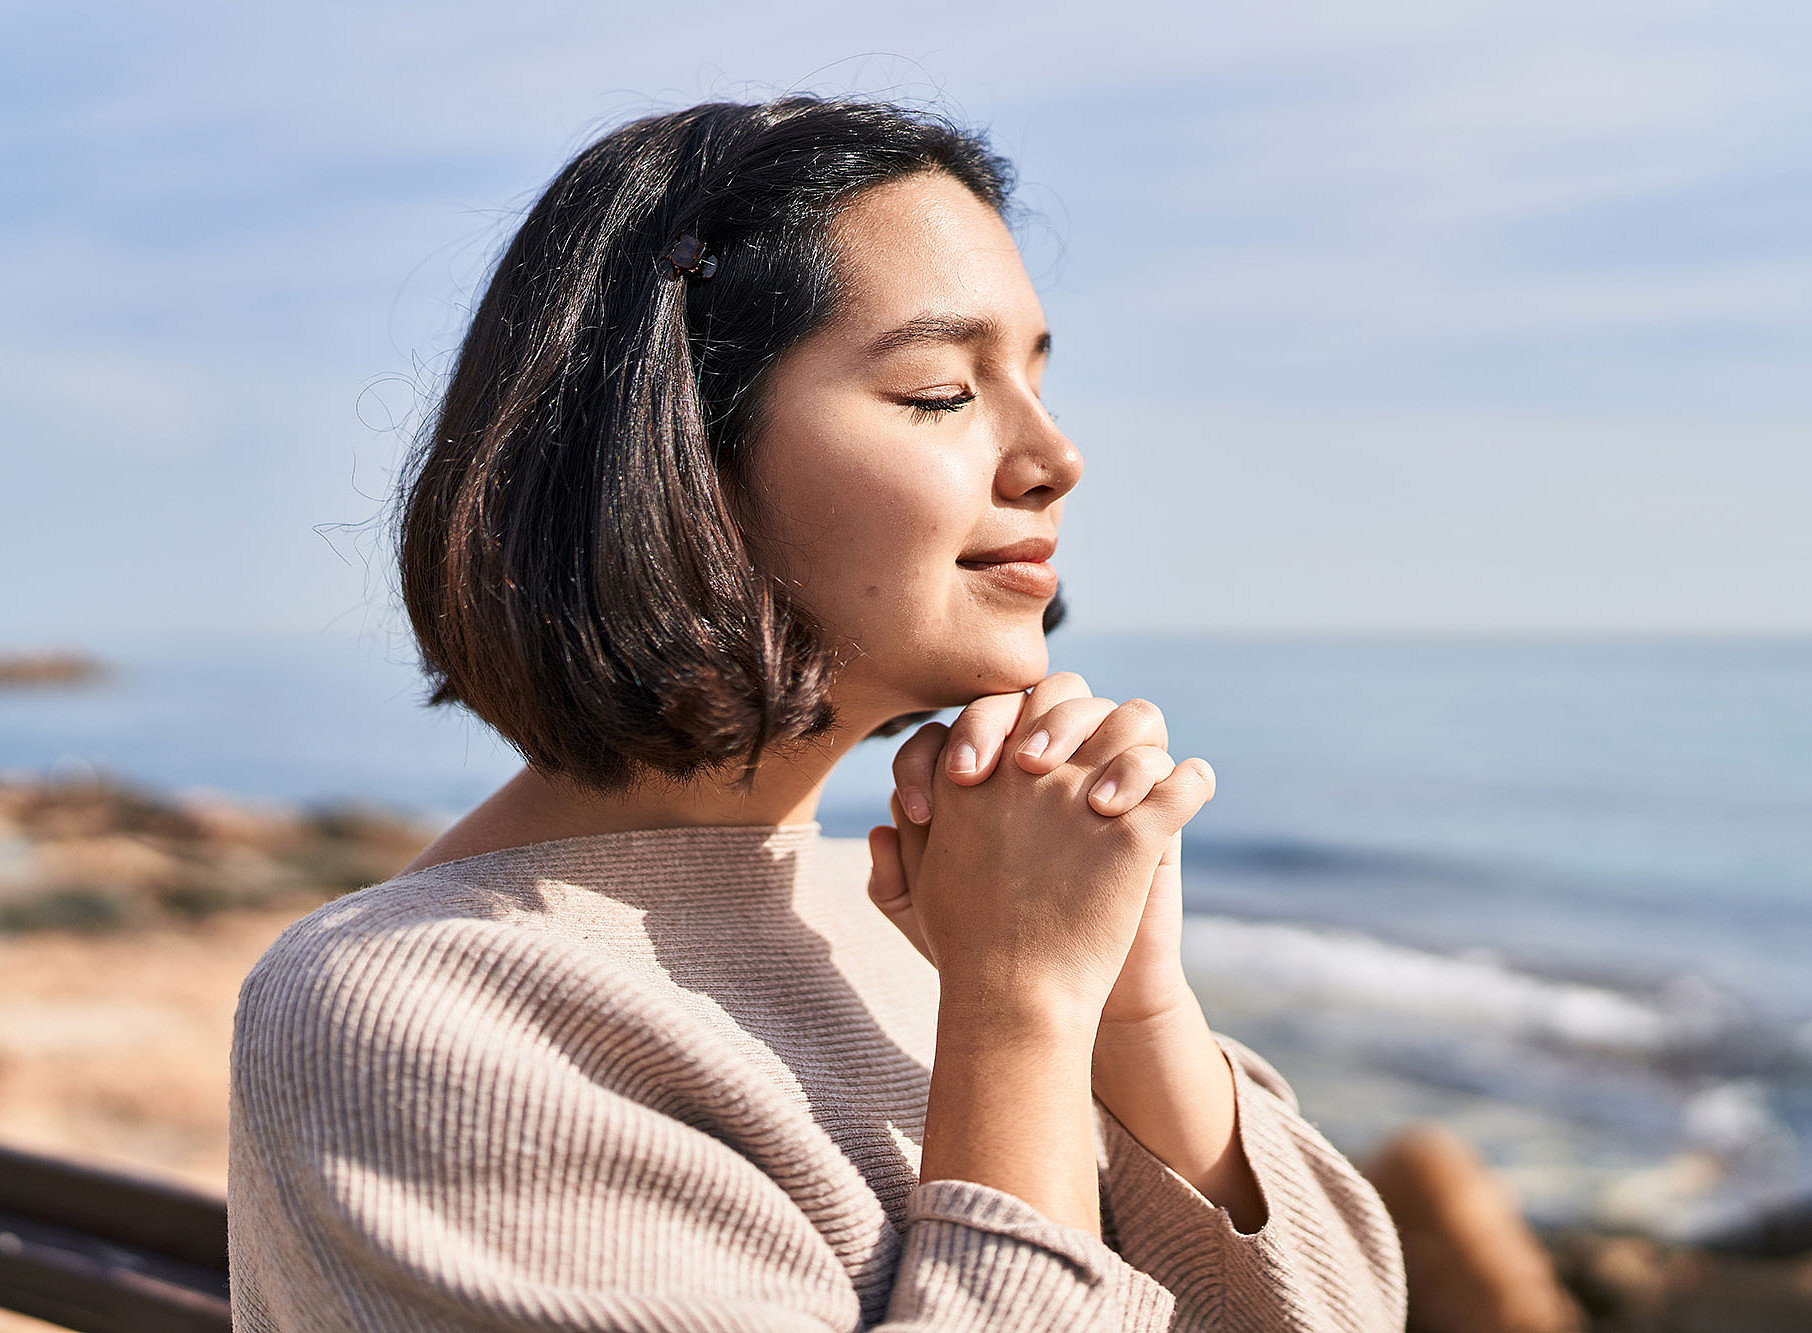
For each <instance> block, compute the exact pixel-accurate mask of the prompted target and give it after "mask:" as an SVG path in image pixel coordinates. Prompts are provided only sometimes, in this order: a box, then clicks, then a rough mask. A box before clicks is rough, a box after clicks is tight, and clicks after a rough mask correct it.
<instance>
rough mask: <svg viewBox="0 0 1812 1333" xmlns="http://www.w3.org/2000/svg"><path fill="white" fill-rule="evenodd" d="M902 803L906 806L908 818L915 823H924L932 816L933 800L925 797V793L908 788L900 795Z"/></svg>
mask: <svg viewBox="0 0 1812 1333" xmlns="http://www.w3.org/2000/svg"><path fill="white" fill-rule="evenodd" d="M900 804H901V805H903V806H905V807H906V818H908V819H910V820H911V821H912V822H913V823H915V824H923V823H925V822H926V821H927V820H929V819H930V818H931V802H930V801H928V800H926V799H925V793H924V792H922V791H917V790H908V791H906V792H904V793H903V794H902V795H901V796H900Z"/></svg>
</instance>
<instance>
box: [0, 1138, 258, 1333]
mask: <svg viewBox="0 0 1812 1333" xmlns="http://www.w3.org/2000/svg"><path fill="white" fill-rule="evenodd" d="M0 1309H4V1310H13V1311H16V1312H17V1313H19V1314H26V1315H31V1316H32V1317H33V1318H35V1319H43V1320H47V1321H48V1322H50V1323H53V1324H60V1325H62V1326H63V1327H65V1328H69V1329H75V1330H78V1333H228V1330H230V1328H231V1319H230V1317H229V1314H228V1307H227V1253H226V1201H225V1200H224V1199H220V1198H217V1197H215V1196H213V1195H209V1194H205V1193H203V1192H201V1191H199V1190H192V1189H188V1188H186V1187H184V1186H181V1185H173V1184H169V1183H167V1182H165V1181H160V1180H156V1179H153V1178H151V1177H149V1176H139V1175H134V1174H131V1173H128V1172H123V1171H111V1170H101V1169H98V1168H96V1167H92V1166H86V1165H83V1164H81V1163H77V1162H69V1161H63V1160H61V1159H58V1158H55V1157H46V1156H42V1155H40V1154H37V1153H27V1152H20V1151H19V1150H17V1149H14V1148H4V1147H0Z"/></svg>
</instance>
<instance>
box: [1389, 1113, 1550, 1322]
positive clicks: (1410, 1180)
mask: <svg viewBox="0 0 1812 1333" xmlns="http://www.w3.org/2000/svg"><path fill="white" fill-rule="evenodd" d="M1364 1172H1365V1174H1366V1176H1367V1177H1368V1178H1369V1179H1370V1180H1371V1182H1372V1183H1373V1184H1374V1185H1375V1186H1376V1187H1377V1189H1378V1194H1379V1196H1380V1197H1381V1198H1382V1199H1383V1200H1384V1205H1385V1207H1386V1208H1388V1209H1389V1210H1390V1214H1391V1217H1392V1219H1393V1220H1395V1222H1396V1224H1397V1230H1398V1232H1399V1234H1400V1235H1401V1236H1402V1240H1403V1263H1404V1268H1405V1270H1406V1273H1407V1276H1408V1282H1409V1325H1408V1327H1409V1333H1580V1330H1583V1329H1584V1328H1585V1327H1586V1323H1585V1316H1584V1312H1583V1311H1581V1309H1580V1308H1579V1306H1578V1304H1577V1302H1575V1301H1574V1300H1573V1298H1572V1297H1571V1296H1570V1295H1569V1294H1568V1293H1567V1291H1566V1289H1565V1288H1564V1287H1563V1286H1562V1285H1561V1283H1560V1279H1559V1277H1558V1275H1557V1274H1556V1272H1555V1269H1554V1265H1553V1263H1552V1261H1551V1260H1550V1259H1549V1257H1548V1254H1547V1252H1546V1251H1545V1250H1544V1249H1543V1248H1542V1246H1541V1243H1540V1242H1539V1241H1538V1240H1537V1239H1536V1237H1535V1234H1534V1232H1532V1231H1531V1230H1530V1229H1529V1226H1528V1224H1527V1223H1526V1222H1525V1221H1524V1220H1523V1217H1522V1214H1521V1212H1520V1211H1519V1209H1518V1207H1517V1204H1516V1201H1515V1199H1514V1198H1513V1197H1512V1196H1511V1193H1510V1191H1509V1189H1508V1188H1507V1187H1506V1186H1505V1185H1504V1183H1503V1181H1502V1180H1501V1179H1500V1178H1499V1177H1498V1176H1497V1174H1496V1173H1495V1172H1493V1171H1492V1170H1491V1168H1490V1167H1489V1166H1487V1165H1486V1164H1485V1162H1483V1161H1482V1160H1481V1159H1480V1158H1479V1157H1478V1155H1477V1154H1476V1153H1475V1152H1473V1150H1472V1149H1471V1148H1470V1147H1469V1146H1468V1145H1467V1144H1466V1143H1465V1141H1464V1140H1462V1139H1461V1138H1460V1137H1459V1135H1457V1134H1455V1133H1454V1132H1453V1131H1452V1130H1450V1129H1448V1128H1446V1127H1445V1126H1443V1125H1439V1124H1434V1123H1428V1124H1418V1125H1412V1126H1410V1127H1409V1128H1407V1129H1404V1130H1402V1131H1400V1132H1399V1133H1398V1134H1397V1135H1396V1136H1394V1137H1393V1138H1392V1139H1390V1140H1389V1141H1388V1142H1387V1143H1386V1144H1385V1145H1384V1146H1383V1147H1382V1148H1381V1149H1380V1150H1379V1151H1378V1152H1377V1153H1376V1154H1374V1155H1373V1157H1372V1158H1371V1159H1370V1161H1369V1162H1367V1163H1366V1164H1365V1166H1364Z"/></svg>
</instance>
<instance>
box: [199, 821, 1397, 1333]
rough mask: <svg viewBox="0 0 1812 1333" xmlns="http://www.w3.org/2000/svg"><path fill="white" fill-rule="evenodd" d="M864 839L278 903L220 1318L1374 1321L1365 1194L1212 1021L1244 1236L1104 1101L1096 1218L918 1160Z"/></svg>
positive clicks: (902, 1020)
mask: <svg viewBox="0 0 1812 1333" xmlns="http://www.w3.org/2000/svg"><path fill="white" fill-rule="evenodd" d="M868 868H869V854H868V847H867V843H866V842H865V841H864V840H862V839H854V838H851V839H843V838H825V837H823V836H822V835H821V830H820V826H819V825H818V824H816V823H811V824H789V825H717V826H712V827H706V828H687V829H659V830H637V831H633V832H627V833H608V834H598V835H592V836H588V837H581V838H567V839H562V840H560V841H556V842H542V843H537V844H534V845H531V846H527V847H519V848H511V849H508V850H504V851H496V852H488V853H485V854H483V855H480V856H472V857H467V858H465V859H463V860H459V861H450V862H445V863H443V864H440V865H436V866H430V867H428V868H426V869H424V870H420V871H417V872H414V873H412V874H405V875H400V876H398V877H396V878H394V879H391V880H388V881H386V882H384V883H382V884H377V885H374V886H372V887H369V888H365V889H361V890H360V891H358V892H356V893H352V894H349V895H347V896H345V897H342V898H339V899H336V900H335V901H333V902H331V903H328V904H327V905H325V906H324V907H321V908H320V909H318V910H316V911H315V912H313V913H311V914H309V915H308V916H306V917H304V918H302V919H301V920H300V921H297V922H295V923H294V924H293V925H291V926H290V927H289V928H288V929H287V930H285V931H284V932H283V934H282V935H281V936H280V937H279V938H278V939H277V941H276V943H274V944H273V945H272V946H271V948H270V950H269V952H267V953H266V954H265V955H264V957H263V958H261V959H260V960H259V961H258V963H257V964H256V965H255V966H254V967H253V968H252V971H251V973H250V975H248V976H247V978H246V980H245V984H244V987H243V989H242V990H241V993H240V997H239V1011H238V1016H237V1020H236V1023H235V1030H234V1040H233V1057H232V1138H231V1160H230V1166H229V1177H228V1217H229V1249H230V1258H231V1279H232V1303H233V1315H234V1327H235V1328H236V1329H241V1330H246V1331H247V1333H267V1331H268V1330H282V1331H283V1333H303V1331H304V1330H307V1331H309V1333H314V1331H315V1330H322V1331H325V1330H339V1329H384V1330H388V1329H411V1330H444V1331H446V1333H464V1331H467V1330H480V1329H482V1330H488V1331H496V1330H505V1329H511V1330H514V1329H550V1330H551V1329H562V1330H566V1329H575V1330H576V1329H585V1330H613V1331H614V1330H673V1331H674V1333H678V1331H679V1330H711V1331H713V1333H715V1331H717V1330H724V1331H725V1333H728V1331H729V1330H746V1331H747V1333H781V1331H782V1330H786V1333H822V1330H826V1329H851V1330H853V1329H867V1328H878V1329H884V1330H898V1331H900V1333H904V1330H925V1331H929V1330H952V1331H954V1330H982V1329H987V1330H995V1329H1000V1330H1007V1329H1014V1330H1027V1331H1028V1333H1030V1331H1031V1330H1080V1331H1084V1333H1107V1331H1108V1330H1115V1331H1116V1333H1118V1331H1119V1330H1158V1329H1168V1328H1175V1329H1215V1330H1235V1331H1237V1333H1246V1331H1247V1330H1250V1331H1252V1333H1269V1331H1270V1330H1285V1329H1288V1330H1311V1329H1312V1330H1323V1329H1326V1330H1354V1331H1356V1330H1364V1331H1365V1333H1376V1331H1378V1330H1400V1329H1401V1328H1402V1327H1403V1322H1404V1292H1403V1277H1402V1259H1401V1252H1400V1250H1399V1248H1398V1244H1397V1237H1396V1233H1395V1231H1394V1230H1393V1229H1392V1227H1391V1223H1390V1221H1389V1218H1388V1216H1387V1215H1386V1213H1385V1212H1384V1209H1383V1207H1382V1206H1381V1204H1380V1203H1379V1200H1378V1197H1377V1195H1376V1193H1375V1192H1374V1191H1373V1190H1372V1188H1371V1187H1370V1186H1369V1185H1368V1184H1367V1183H1366V1182H1365V1181H1364V1180H1363V1179H1362V1178H1361V1177H1360V1176H1359V1175H1358V1174H1357V1173H1356V1172H1355V1171H1354V1170H1353V1168H1352V1167H1351V1165H1350V1164H1349V1163H1348V1162H1347V1161H1346V1159H1345V1158H1343V1157H1342V1156H1341V1155H1340V1153H1338V1152H1337V1151H1336V1150H1335V1149H1334V1148H1332V1147H1331V1146H1330V1145H1329V1144H1328V1143H1327V1141H1326V1140H1325V1139H1324V1138H1323V1137H1322V1136H1321V1135H1320V1134H1319V1133H1318V1132H1317V1131H1316V1130H1315V1129H1314V1128H1312V1127H1311V1126H1310V1125H1309V1124H1308V1123H1307V1122H1306V1121H1305V1120H1304V1119H1303V1118H1302V1117H1301V1115H1300V1114H1298V1111H1297V1107H1296V1101H1295V1097H1294V1095H1293V1094H1292V1092H1291V1091H1290V1088H1289V1086H1288V1085H1287V1084H1286V1083H1285V1082H1284V1080H1283V1079H1282V1078H1281V1077H1280V1076H1279V1075H1278V1074H1277V1072H1276V1071H1275V1070H1274V1069H1272V1068H1271V1066H1270V1065H1269V1064H1267V1063H1266V1062H1265V1061H1264V1060H1262V1059H1260V1058H1259V1057H1258V1056H1256V1055H1254V1054H1253V1053H1252V1052H1251V1051H1249V1050H1247V1049H1246V1048H1245V1047H1244V1046H1242V1045H1240V1044H1239V1043H1238V1042H1235V1041H1233V1040H1231V1039H1229V1038H1225V1037H1223V1038H1221V1042H1222V1045H1223V1046H1224V1047H1225V1049H1226V1050H1227V1051H1228V1053H1229V1054H1230V1055H1231V1056H1232V1057H1233V1059H1232V1061H1231V1063H1232V1065H1233V1068H1234V1071H1235V1075H1234V1082H1235V1085H1236V1088H1237V1091H1238V1108H1239V1127H1240V1128H1239V1132H1240V1137H1241V1142H1242V1144H1243V1145H1244V1149H1245V1152H1246V1155H1247V1158H1248V1159H1249V1160H1250V1162H1251V1164H1252V1168H1253V1171H1254V1172H1255V1174H1256V1176H1257V1179H1258V1182H1259V1185H1260V1186H1261V1188H1262V1189H1263V1191H1264V1195H1265V1200H1266V1203H1267V1205H1268V1207H1269V1217H1268V1220H1267V1221H1266V1223H1265V1225H1264V1226H1263V1227H1262V1228H1261V1229H1260V1230H1259V1231H1258V1232H1257V1233H1255V1234H1250V1235H1248V1234H1243V1233H1241V1232H1239V1231H1237V1230H1236V1229H1235V1228H1234V1226H1233V1224H1232V1221H1231V1219H1230V1217H1229V1216H1228V1214H1227V1212H1226V1211H1225V1210H1224V1209H1221V1208H1218V1207H1216V1206H1215V1205H1214V1204H1213V1203H1212V1202H1210V1201H1209V1200H1208V1199H1206V1198H1204V1197H1203V1196H1202V1195H1201V1194H1200V1193H1198V1192H1197V1191H1196V1190H1195V1189H1194V1188H1193V1187H1191V1186H1190V1185H1189V1183H1188V1182H1187V1181H1185V1180H1184V1179H1183V1178H1182V1177H1181V1176H1179V1175H1178V1174H1177V1173H1176V1172H1174V1171H1172V1170H1171V1169H1170V1168H1169V1167H1167V1166H1165V1165H1164V1164H1163V1163H1162V1162H1161V1161H1159V1160H1158V1159H1157V1158H1156V1157H1155V1156H1153V1155H1152V1154H1151V1153H1150V1152H1149V1151H1147V1150H1146V1149H1145V1147H1144V1146H1143V1145H1141V1144H1140V1143H1139V1141H1138V1140H1137V1139H1135V1138H1134V1137H1133V1136H1132V1135H1131V1133H1130V1132H1129V1131H1127V1129H1126V1128H1125V1127H1124V1126H1123V1125H1121V1124H1120V1122H1119V1121H1118V1120H1116V1119H1115V1118H1114V1117H1113V1115H1112V1114H1111V1113H1109V1112H1108V1111H1107V1109H1106V1108H1105V1107H1104V1106H1102V1105H1101V1103H1100V1102H1099V1101H1098V1100H1097V1101H1096V1103H1095V1110H1096V1122H1097V1144H1096V1149H1097V1165H1098V1167H1099V1169H1100V1179H1101V1196H1102V1235H1103V1239H1100V1240H1097V1239H1096V1238H1095V1237H1094V1236H1093V1235H1091V1234H1090V1233H1088V1232H1086V1231H1083V1230H1081V1229H1078V1228H1075V1227H1069V1226H1064V1225H1060V1224H1057V1223H1054V1222H1052V1221H1050V1220H1049V1219H1047V1218H1046V1217H1044V1215H1042V1214H1041V1213H1039V1212H1038V1211H1037V1210H1036V1209H1034V1208H1033V1207H1032V1206H1031V1205H1029V1204H1027V1203H1025V1202H1024V1201H1023V1200H1021V1199H1019V1198H1017V1197H1016V1196H1014V1195H1011V1194H1008V1193H1006V1192H1004V1191H1002V1190H998V1189H994V1188H992V1187H990V1186H987V1185H981V1184H978V1183H975V1182H971V1181H962V1180H932V1181H926V1182H923V1183H920V1182H919V1180H918V1175H917V1168H918V1163H919V1145H920V1141H921V1137H922V1130H923V1127H924V1111H925V1094H926V1089H927V1087H928V1086H929V1082H930V1065H931V1062H932V1057H933V1052H934V1047H935V1035H936V1020H937V972H936V970H935V969H934V968H933V967H932V966H931V965H930V964H929V963H927V962H926V961H925V960H924V959H923V958H921V957H920V956H919V954H918V953H917V952H916V951H915V950H914V949H913V948H912V946H911V945H910V944H909V943H908V942H907V941H906V940H905V939H904V937H902V936H901V935H900V934H899V932H898V931H896V930H895V929H894V927H893V926H892V925H891V924H890V923H889V922H888V921H887V920H886V918H884V917H883V916H882V915H881V913H880V912H879V911H878V910H876V909H875V908H874V907H873V905H872V904H871V903H870V901H869V899H868V896H867V891H866V886H867V879H868Z"/></svg>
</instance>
